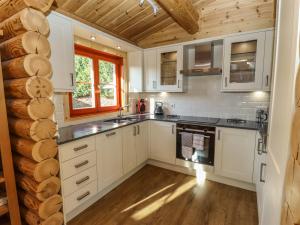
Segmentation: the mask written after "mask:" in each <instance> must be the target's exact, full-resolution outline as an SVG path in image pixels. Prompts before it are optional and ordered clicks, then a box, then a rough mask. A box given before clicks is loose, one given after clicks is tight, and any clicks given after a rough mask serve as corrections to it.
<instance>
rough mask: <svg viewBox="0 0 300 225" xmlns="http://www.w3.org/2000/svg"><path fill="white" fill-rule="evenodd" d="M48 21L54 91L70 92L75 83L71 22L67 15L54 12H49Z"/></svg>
mask: <svg viewBox="0 0 300 225" xmlns="http://www.w3.org/2000/svg"><path fill="white" fill-rule="evenodd" d="M48 21H49V25H50V34H49V42H50V45H51V57H50V61H51V64H52V69H53V75H52V82H53V86H54V91H55V92H72V91H73V88H74V84H75V77H74V75H75V72H74V70H75V69H74V35H73V25H72V22H71V21H70V20H69V19H68V18H67V17H65V16H63V15H60V14H58V13H55V12H52V13H50V14H49V16H48Z"/></svg>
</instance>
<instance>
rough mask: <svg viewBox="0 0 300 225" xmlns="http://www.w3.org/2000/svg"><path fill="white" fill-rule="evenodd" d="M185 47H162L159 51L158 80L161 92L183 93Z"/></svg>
mask: <svg viewBox="0 0 300 225" xmlns="http://www.w3.org/2000/svg"><path fill="white" fill-rule="evenodd" d="M182 69H183V46H182V45H176V46H171V47H162V48H159V49H158V50H157V79H158V89H159V90H160V91H171V92H182V91H183V84H182V81H183V79H182V74H181V73H180V70H182Z"/></svg>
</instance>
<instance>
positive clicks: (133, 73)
mask: <svg viewBox="0 0 300 225" xmlns="http://www.w3.org/2000/svg"><path fill="white" fill-rule="evenodd" d="M127 58H128V72H129V92H133V93H137V92H142V91H143V52H142V51H136V52H128V53H127Z"/></svg>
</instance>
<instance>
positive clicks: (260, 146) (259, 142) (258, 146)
mask: <svg viewBox="0 0 300 225" xmlns="http://www.w3.org/2000/svg"><path fill="white" fill-rule="evenodd" d="M262 143H263V141H262V139H261V138H259V139H258V141H257V153H258V154H259V155H261V154H262V153H263V151H262Z"/></svg>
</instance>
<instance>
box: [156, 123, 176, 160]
mask: <svg viewBox="0 0 300 225" xmlns="http://www.w3.org/2000/svg"><path fill="white" fill-rule="evenodd" d="M175 157H176V124H174V123H168V122H160V121H151V122H150V158H151V159H155V160H158V161H162V162H166V163H171V164H175Z"/></svg>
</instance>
